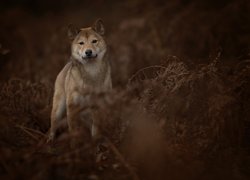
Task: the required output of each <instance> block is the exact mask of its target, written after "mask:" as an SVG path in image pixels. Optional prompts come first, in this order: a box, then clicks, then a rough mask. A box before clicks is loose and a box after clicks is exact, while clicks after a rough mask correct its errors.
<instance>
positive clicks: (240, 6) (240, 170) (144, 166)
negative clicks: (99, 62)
mask: <svg viewBox="0 0 250 180" xmlns="http://www.w3.org/2000/svg"><path fill="white" fill-rule="evenodd" d="M46 3H48V2H47V1H44V4H43V5H44V6H42V7H43V8H44V7H46V5H47V4H46ZM99 3H101V4H102V3H103V2H102V1H100V2H99ZM63 4H67V3H66V1H65V2H64V1H63V3H62V6H63ZM97 5H98V3H97V4H96V3H92V4H90V9H91V8H93V7H97ZM113 6H114V7H116V10H115V12H114V13H116V14H117V16H116V17H114V15H113V14H111V12H109V11H107V9H106V8H107V7H106V6H103V7H101V8H100V11H98V12H96V14H95V16H101V17H103V19H104V20H105V22H106V21H107V27H108V30H109V31H108V32H111V33H110V34H108V35H107V40H108V42H109V44H110V51H109V52H110V55H109V56H110V60H111V64H112V70H113V71H112V73H113V74H112V76H113V84H114V87H115V88H114V90H113V91H112V92H110V93H107V94H102V93H101V94H95V93H93V94H90V95H89V96H90V102H91V103H89V107H86V108H84V109H76V111H75V112H76V118H79V114H84V113H93V112H95V113H94V115H95V117H96V118H97V119H98V120H99V127H100V128H101V130H102V133H103V136H104V139H105V142H106V145H105V146H104V147H101V150H102V152H101V153H100V154H96V151H97V146H96V144H95V142H93V141H92V140H91V138H90V134H89V132H88V130H87V131H86V129H85V128H82V129H80V130H79V131H78V132H75V133H73V134H68V132H67V129H65V128H64V129H62V130H61V131H60V132H59V133H58V137H57V140H56V142H55V144H53V145H52V144H47V143H46V136H47V131H48V130H49V123H50V122H49V121H50V120H49V116H50V111H51V101H52V99H51V98H52V94H53V83H54V79H55V76H56V75H57V73H58V72H59V70H60V69H61V68H62V67H63V65H64V64H65V63H66V61H67V58H68V57H69V44H68V41H67V39H66V37H65V34H66V33H65V28H64V26H65V24H67V22H68V21H73V23H78V24H81V23H82V21H83V20H82V17H85V19H84V21H85V20H86V24H87V23H88V22H90V20H91V19H94V17H93V14H91V13H92V12H91V11H89V10H86V11H84V12H82V11H80V10H77V9H74V10H72V9H71V8H72V7H71V8H68V9H67V8H66V9H62V10H61V12H58V14H56V15H53V14H50V15H46V14H41V15H39V16H38V17H35V16H33V14H32V12H24V11H23V10H22V8H20V9H14V8H11V9H9V10H5V11H3V12H1V18H0V19H1V20H2V22H3V25H4V28H2V29H0V32H1V36H0V40H1V42H0V43H1V46H0V65H1V67H0V68H1V78H0V79H1V83H0V107H1V108H0V128H1V130H0V177H1V179H117V180H119V179H121V180H122V179H150V180H151V179H167V178H168V179H174V180H175V179H176V180H179V179H205V180H206V179H243V180H245V179H249V177H250V173H249V172H250V154H249V147H250V144H249V138H250V133H249V132H250V122H249V119H250V115H249V112H250V109H249V108H250V104H249V102H250V94H249V92H250V81H249V79H250V63H249V62H250V57H249V50H248V49H247V48H249V37H250V36H249V31H247V30H248V29H249V23H246V22H249V21H248V19H249V17H248V16H247V12H249V11H248V10H249V8H250V5H249V3H247V2H246V1H243V0H242V1H237V2H236V1H229V2H228V3H226V2H221V3H218V2H212V3H210V4H209V3H208V4H206V3H204V4H200V3H199V2H198V1H195V2H182V1H169V2H160V1H156V2H143V1H140V0H138V1H133V2H124V3H114V4H113ZM81 7H82V6H81ZM51 8H55V7H54V6H52V7H51ZM128 10H130V11H131V15H129V17H128V16H127V11H128ZM41 11H44V9H43V10H41ZM48 12H50V11H49V10H48ZM62 15H63V17H62ZM16 17H19V19H23V18H24V19H26V20H27V22H26V23H20V22H19V21H18V20H15V18H16ZM215 17H216V18H215ZM11 25H12V26H14V27H15V31H14V30H9V29H8V27H9V26H11ZM247 32H248V33H247ZM37 34H39V36H37ZM7 35H8V36H7ZM6 37H9V38H6ZM229 37H230V38H229ZM13 39H15V40H16V41H18V42H19V43H20V44H21V45H22V46H20V44H17V43H14V42H13ZM170 54H175V55H176V56H173V55H170ZM201 63H202V64H201ZM73 139H78V141H79V142H78V143H79V144H78V146H77V147H76V148H74V149H72V148H69V145H70V143H71V141H72V140H73Z"/></svg>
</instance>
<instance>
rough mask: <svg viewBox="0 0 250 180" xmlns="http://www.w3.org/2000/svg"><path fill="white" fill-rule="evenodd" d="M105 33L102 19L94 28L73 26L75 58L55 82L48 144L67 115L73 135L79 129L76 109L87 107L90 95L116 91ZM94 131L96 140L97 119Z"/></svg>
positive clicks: (73, 57)
mask: <svg viewBox="0 0 250 180" xmlns="http://www.w3.org/2000/svg"><path fill="white" fill-rule="evenodd" d="M104 33H105V29H104V25H103V22H102V20H100V19H99V20H97V21H96V22H95V23H94V25H93V26H92V27H87V28H81V29H76V28H74V27H73V26H72V25H71V26H69V30H68V35H69V38H70V40H71V42H72V43H71V57H70V62H69V63H68V64H66V65H65V67H64V68H63V69H62V70H61V72H60V73H59V74H58V76H57V78H56V81H55V89H54V96H53V105H52V112H51V129H50V133H49V138H48V141H53V140H54V138H55V133H56V129H57V126H58V124H59V123H60V121H61V120H62V119H63V118H64V117H65V116H66V119H67V124H68V129H69V132H72V131H73V130H75V129H77V122H76V121H75V120H74V113H73V112H74V109H75V108H76V107H83V106H85V105H86V103H87V99H86V98H87V97H86V96H85V95H86V94H88V93H90V92H93V91H94V92H96V91H97V92H105V91H109V90H111V89H112V81H111V68H110V64H109V61H108V59H107V57H106V51H107V44H106V42H105V40H104ZM90 131H91V134H92V136H93V137H94V136H96V135H97V134H98V127H97V125H96V122H95V119H92V122H91V127H90Z"/></svg>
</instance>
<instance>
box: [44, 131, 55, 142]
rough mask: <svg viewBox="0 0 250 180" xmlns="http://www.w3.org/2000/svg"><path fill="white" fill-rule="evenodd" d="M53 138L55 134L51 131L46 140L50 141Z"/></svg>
mask: <svg viewBox="0 0 250 180" xmlns="http://www.w3.org/2000/svg"><path fill="white" fill-rule="evenodd" d="M54 139H55V135H54V134H53V133H50V134H49V136H48V138H47V141H46V142H47V143H51V142H53V141H54Z"/></svg>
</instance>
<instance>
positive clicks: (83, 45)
mask: <svg viewBox="0 0 250 180" xmlns="http://www.w3.org/2000/svg"><path fill="white" fill-rule="evenodd" d="M104 33H105V29H104V25H103V22H102V20H100V19H98V20H97V21H96V22H95V23H94V25H93V26H92V27H87V28H81V29H76V28H75V27H73V26H72V25H70V26H69V29H68V35H69V38H70V39H71V41H72V44H71V54H72V57H73V58H74V59H76V60H78V61H80V62H81V63H83V64H86V63H92V62H94V61H101V60H102V59H103V56H104V54H105V52H106V50H107V45H106V42H105V41H104V39H103V36H104Z"/></svg>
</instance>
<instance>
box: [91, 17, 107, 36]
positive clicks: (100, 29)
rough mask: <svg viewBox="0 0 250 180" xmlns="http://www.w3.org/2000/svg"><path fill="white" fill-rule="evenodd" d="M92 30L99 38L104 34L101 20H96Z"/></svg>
mask: <svg viewBox="0 0 250 180" xmlns="http://www.w3.org/2000/svg"><path fill="white" fill-rule="evenodd" d="M92 28H93V29H94V31H95V32H97V33H98V34H100V35H101V36H103V35H104V34H105V28H104V25H103V21H102V20H101V19H97V20H96V21H95V23H94V25H93V26H92Z"/></svg>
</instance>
